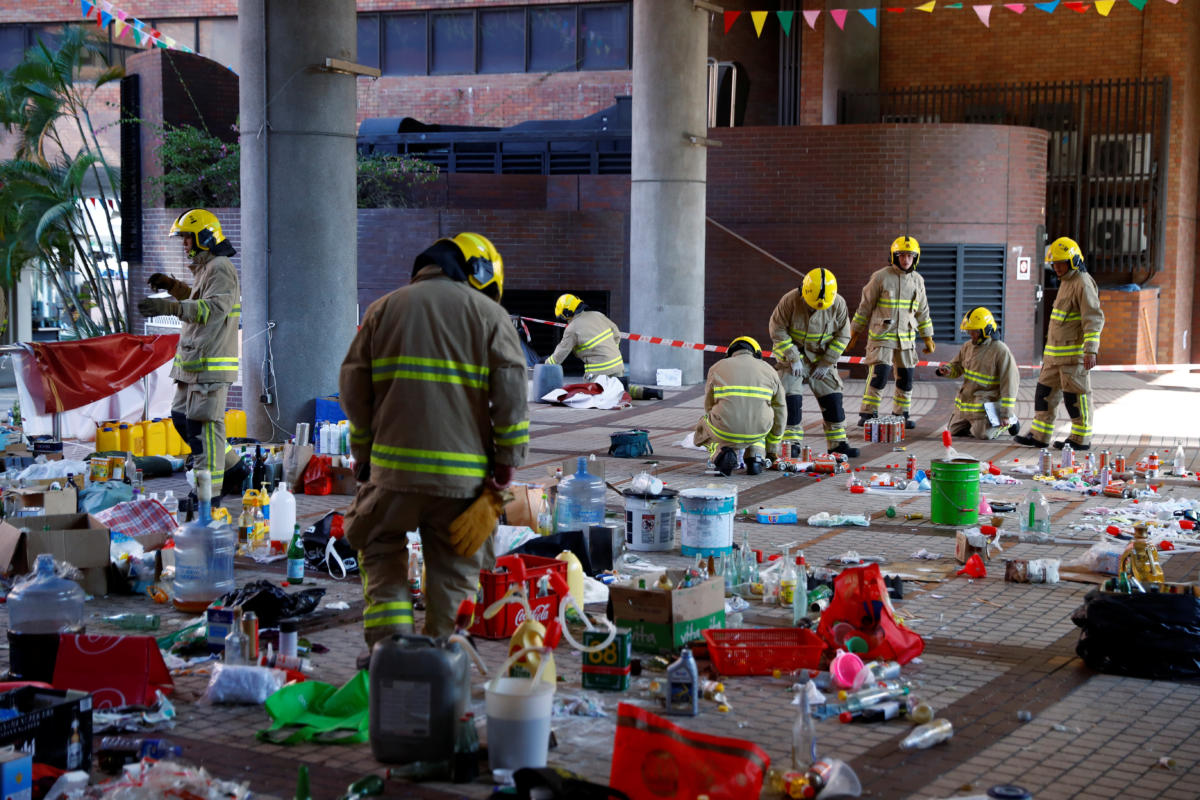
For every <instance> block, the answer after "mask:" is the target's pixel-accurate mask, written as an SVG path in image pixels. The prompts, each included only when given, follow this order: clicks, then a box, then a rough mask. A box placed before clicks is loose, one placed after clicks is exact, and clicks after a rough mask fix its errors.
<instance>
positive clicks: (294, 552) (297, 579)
mask: <svg viewBox="0 0 1200 800" xmlns="http://www.w3.org/2000/svg"><path fill="white" fill-rule="evenodd" d="M287 582H288V584H289V585H292V586H294V585H296V584H297V583H304V542H303V540H302V539H301V538H300V525H299V524H298V523H297V524H296V525H295V526H293V530H292V541H291V542H289V543H288V549H287Z"/></svg>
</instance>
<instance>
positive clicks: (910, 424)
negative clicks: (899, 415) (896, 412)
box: [904, 411, 917, 431]
mask: <svg viewBox="0 0 1200 800" xmlns="http://www.w3.org/2000/svg"><path fill="white" fill-rule="evenodd" d="M915 427H917V423H915V422H913V421H912V420H911V419H909V418H908V412H907V411H905V412H904V429H905V430H909V431H911V430H912V429H913V428H915Z"/></svg>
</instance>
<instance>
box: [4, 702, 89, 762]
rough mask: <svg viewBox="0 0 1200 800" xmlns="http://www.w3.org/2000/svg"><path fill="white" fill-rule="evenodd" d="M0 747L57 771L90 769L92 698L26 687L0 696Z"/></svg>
mask: <svg viewBox="0 0 1200 800" xmlns="http://www.w3.org/2000/svg"><path fill="white" fill-rule="evenodd" d="M0 709H10V710H12V711H16V712H17V716H15V717H12V718H11V719H6V720H3V721H0V746H7V745H13V746H14V747H15V748H16V749H17V750H20V751H22V752H26V753H29V754H30V755H31V756H32V757H33V761H34V763H37V764H47V765H49V766H51V767H55V768H56V769H61V770H73V769H81V770H84V771H91V768H92V696H91V695H90V694H88V693H87V692H79V691H72V690H70V689H65V690H60V689H39V688H36V687H31V686H27V687H25V688H22V689H16V690H14V691H11V692H6V693H4V694H0Z"/></svg>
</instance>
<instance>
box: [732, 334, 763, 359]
mask: <svg viewBox="0 0 1200 800" xmlns="http://www.w3.org/2000/svg"><path fill="white" fill-rule="evenodd" d="M739 350H750V351H751V352H752V353H754V357H755V358H762V348H761V347H759V346H758V342H756V341H755V340H754V339H753V338H752V337H750V336H739V337H737V338H736V339H734V340H733V341H732V342H730V343H729V347H726V348H725V357H726V358H728V357H729V356H731V355H733V354H734V353H736V352H738V351H739Z"/></svg>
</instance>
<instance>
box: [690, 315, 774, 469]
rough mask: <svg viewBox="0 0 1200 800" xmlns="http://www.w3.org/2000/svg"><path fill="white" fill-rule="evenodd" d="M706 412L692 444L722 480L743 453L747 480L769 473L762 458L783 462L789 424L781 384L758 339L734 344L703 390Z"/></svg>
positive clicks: (699, 423)
mask: <svg viewBox="0 0 1200 800" xmlns="http://www.w3.org/2000/svg"><path fill="white" fill-rule="evenodd" d="M704 412H705V413H704V416H703V417H701V418H700V421H699V422H698V423H696V430H695V432H694V433H693V437H692V438H693V441H694V442H695V443H696V444H698V445H700V446H702V447H707V448H708V457H709V460H710V461H711V462H712V465H713V468H714V469H716V470H717V471H718V472H720V473H721V474H722V475H725V476H728V475H729V474H730V473H731V472H733V471H734V469H736V468H737V465H738V453H739V452H740V451H741V450H742V449H745V451H746V453H745V462H746V474H747V475H758V474H759V473H760V472H762V471H763V469H765V468H766V466H767V463H766V460H765V459H764V458H763V456H764V453H765V455H767V456H769V457H771V458H778V457H779V442H780V440H781V439H782V438H783V426H784V423H785V422H786V420H787V403H786V402H785V401H784V397H783V384H782V383H780V382H779V376H777V375H776V374H775V370H774V369H772V368H771V367H770V365H768V364H767V363H765V362H764V361H763V360H762V348H761V347H759V346H758V342H756V341H754V339H751V338H750V337H749V336H739V337H738V338H736V339H734V340H733V341H732V342H730V343H729V347H728V348H727V349H726V351H725V358H723V359H721V360H720V361H718V362H717V363H716V364H713V365H712V368H711V369H710V370H709V371H708V381H707V382H706V383H705V386H704ZM718 449H719V452H718Z"/></svg>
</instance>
